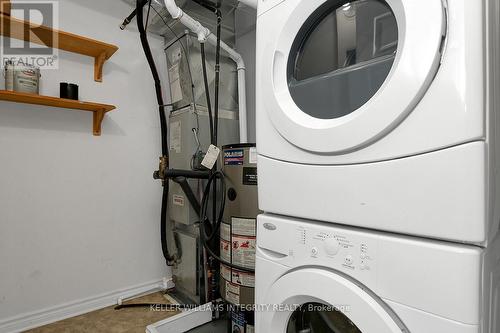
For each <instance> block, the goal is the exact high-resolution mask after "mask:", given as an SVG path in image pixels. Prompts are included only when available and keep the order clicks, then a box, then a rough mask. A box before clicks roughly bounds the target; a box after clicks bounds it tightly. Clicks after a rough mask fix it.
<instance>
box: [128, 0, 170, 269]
mask: <svg viewBox="0 0 500 333" xmlns="http://www.w3.org/2000/svg"><path fill="white" fill-rule="evenodd" d="M145 4H146V2H145V1H144V0H136V14H137V28H138V29H139V34H140V38H141V44H142V48H143V49H144V54H145V55H146V59H147V61H148V64H149V68H150V69H151V74H152V75H153V79H154V82H155V91H156V99H157V101H158V112H159V114H160V129H161V148H162V154H163V156H166V157H167V168H168V153H169V152H168V149H169V148H168V139H167V137H168V128H167V117H166V115H165V103H164V102H163V94H162V90H161V81H160V75H159V74H158V70H157V68H156V64H155V61H154V58H153V54H152V53H151V48H150V47H149V41H148V36H147V33H146V29H145V28H144V15H143V12H142V8H143V7H144V5H145ZM168 189H169V186H168V181H165V182H164V183H163V194H162V200H161V217H160V229H161V248H162V252H163V256H164V257H165V260H166V262H167V265H168V266H171V265H172V262H173V261H174V259H175V258H174V256H172V255H170V253H169V250H168V240H167V205H168Z"/></svg>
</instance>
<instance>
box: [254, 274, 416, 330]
mask: <svg viewBox="0 0 500 333" xmlns="http://www.w3.org/2000/svg"><path fill="white" fill-rule="evenodd" d="M306 295H307V296H306ZM265 305H270V306H271V307H272V308H274V309H275V310H276V311H262V312H260V313H258V316H257V320H258V322H257V328H258V329H259V328H260V329H264V328H265V331H266V332H286V333H295V332H297V333H299V332H301V333H303V332H310V333H314V332H321V333H381V332H384V333H401V332H409V331H408V329H407V328H406V327H405V326H404V324H403V323H402V322H401V320H399V318H398V317H397V316H396V315H395V314H394V313H392V311H391V310H390V309H389V308H388V307H387V306H386V305H384V303H383V302H382V301H380V300H376V296H370V295H369V294H368V293H367V292H365V291H364V290H363V289H362V288H361V287H360V286H358V285H356V284H355V283H353V282H351V281H349V280H348V279H347V278H344V277H341V276H340V275H338V274H336V273H333V272H330V271H326V270H320V269H314V268H308V269H302V270H298V271H294V272H292V273H289V274H286V275H284V276H283V277H281V278H280V279H279V280H278V281H276V283H275V284H274V285H273V286H272V287H271V289H270V290H269V292H268V294H267V299H266V302H265ZM278 305H279V306H278Z"/></svg>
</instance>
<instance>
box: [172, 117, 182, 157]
mask: <svg viewBox="0 0 500 333" xmlns="http://www.w3.org/2000/svg"><path fill="white" fill-rule="evenodd" d="M181 125H182V124H181V122H180V121H173V122H171V123H170V150H173V151H175V152H176V153H177V154H179V153H180V152H181V150H182V127H181Z"/></svg>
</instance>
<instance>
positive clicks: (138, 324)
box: [26, 293, 176, 333]
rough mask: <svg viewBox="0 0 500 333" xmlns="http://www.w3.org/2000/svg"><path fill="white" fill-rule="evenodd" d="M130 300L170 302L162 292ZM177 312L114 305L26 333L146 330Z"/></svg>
mask: <svg viewBox="0 0 500 333" xmlns="http://www.w3.org/2000/svg"><path fill="white" fill-rule="evenodd" d="M127 303H159V304H168V303H169V302H168V301H167V299H166V298H165V297H164V296H163V294H162V293H154V294H150V295H146V296H143V297H139V298H136V299H134V300H131V301H129V302H126V303H125V304H127ZM174 314H176V312H172V311H153V310H151V309H150V308H149V307H144V308H129V309H121V310H115V309H114V306H111V307H107V308H104V309H101V310H97V311H93V312H90V313H87V314H83V315H81V316H77V317H73V318H69V319H65V320H62V321H58V322H56V323H53V324H49V325H46V326H42V327H39V328H35V329H32V330H29V331H26V332H27V333H56V332H57V333H61V332H62V333H65V332H68V333H69V332H71V333H90V332H91V333H144V332H145V331H146V326H148V325H150V324H153V323H155V322H157V321H160V320H163V319H165V318H168V317H171V316H173V315H174Z"/></svg>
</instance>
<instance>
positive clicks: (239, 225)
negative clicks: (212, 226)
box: [231, 217, 257, 237]
mask: <svg viewBox="0 0 500 333" xmlns="http://www.w3.org/2000/svg"><path fill="white" fill-rule="evenodd" d="M231 223H232V227H233V230H232V233H233V235H239V236H250V237H255V235H256V224H257V223H256V220H255V219H243V218H239V217H233V218H232V219H231Z"/></svg>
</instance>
